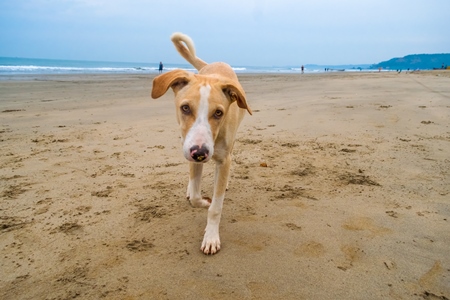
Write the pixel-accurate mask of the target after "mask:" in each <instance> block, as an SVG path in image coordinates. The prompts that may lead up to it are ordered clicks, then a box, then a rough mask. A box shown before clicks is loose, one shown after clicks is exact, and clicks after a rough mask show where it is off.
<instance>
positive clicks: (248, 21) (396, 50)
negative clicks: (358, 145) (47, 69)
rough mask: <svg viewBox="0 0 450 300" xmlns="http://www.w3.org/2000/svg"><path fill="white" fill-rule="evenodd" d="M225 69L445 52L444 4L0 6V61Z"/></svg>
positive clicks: (117, 1)
mask: <svg viewBox="0 0 450 300" xmlns="http://www.w3.org/2000/svg"><path fill="white" fill-rule="evenodd" d="M177 31H178V32H183V33H185V34H188V35H189V36H190V37H191V38H192V39H193V40H194V43H195V46H196V51H197V56H198V57H200V58H201V59H203V60H205V61H207V62H214V61H225V62H227V63H229V64H230V65H232V66H288V65H301V64H319V65H340V64H372V63H378V62H381V61H384V60H388V59H391V58H393V57H403V56H405V55H408V54H422V53H450V1H449V0H309V1H307V0H191V1H185V0H0V56H5V57H27V58H48V59H71V60H94V61H124V62H150V63H152V62H159V61H163V62H165V63H185V62H184V60H183V59H182V58H181V57H180V56H179V55H178V53H177V52H176V50H175V49H174V47H173V45H172V43H171V41H170V35H171V34H172V33H173V32H177Z"/></svg>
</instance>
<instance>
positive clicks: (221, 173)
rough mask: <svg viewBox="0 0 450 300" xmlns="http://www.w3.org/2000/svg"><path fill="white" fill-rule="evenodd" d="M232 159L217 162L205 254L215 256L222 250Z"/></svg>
mask: <svg viewBox="0 0 450 300" xmlns="http://www.w3.org/2000/svg"><path fill="white" fill-rule="evenodd" d="M230 164H231V157H230V155H228V156H227V158H225V159H224V160H223V161H221V162H219V161H217V162H216V171H215V177H214V196H213V199H212V202H211V206H210V207H209V209H208V220H207V224H206V228H205V235H204V237H203V242H202V246H201V248H200V249H201V250H202V251H203V253H205V254H214V253H216V252H218V251H219V250H220V237H219V224H220V218H221V216H222V207H223V199H224V198H225V190H226V188H227V182H228V175H229V173H230Z"/></svg>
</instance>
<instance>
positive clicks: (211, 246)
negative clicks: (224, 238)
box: [200, 229, 220, 255]
mask: <svg viewBox="0 0 450 300" xmlns="http://www.w3.org/2000/svg"><path fill="white" fill-rule="evenodd" d="M200 250H201V251H202V252H203V253H204V254H206V255H208V254H211V255H212V254H216V253H217V252H219V250H220V237H219V232H218V231H217V230H208V229H206V231H205V236H204V237H203V242H202V246H201V247H200Z"/></svg>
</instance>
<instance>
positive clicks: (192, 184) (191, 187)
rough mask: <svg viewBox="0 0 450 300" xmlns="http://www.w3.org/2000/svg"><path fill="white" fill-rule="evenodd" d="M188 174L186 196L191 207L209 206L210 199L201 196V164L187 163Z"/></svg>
mask: <svg viewBox="0 0 450 300" xmlns="http://www.w3.org/2000/svg"><path fill="white" fill-rule="evenodd" d="M189 169H190V175H189V184H188V188H187V193H186V198H188V199H189V201H190V202H191V205H192V206H193V207H209V206H210V204H211V203H210V201H208V199H204V198H202V189H201V180H202V172H203V164H198V163H189Z"/></svg>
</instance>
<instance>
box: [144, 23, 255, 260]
mask: <svg viewBox="0 0 450 300" xmlns="http://www.w3.org/2000/svg"><path fill="white" fill-rule="evenodd" d="M171 40H172V42H173V44H174V45H175V48H176V49H177V51H178V52H179V53H180V55H181V56H182V57H183V58H184V59H186V60H187V61H188V62H189V63H190V64H192V65H193V66H194V67H195V68H196V69H197V70H198V74H194V73H192V72H188V71H185V70H180V69H178V70H173V71H170V72H167V73H164V74H162V75H159V76H157V77H155V78H154V79H153V87H152V98H153V99H157V98H159V97H161V96H162V95H164V94H165V93H166V92H167V90H168V89H169V88H172V90H173V92H174V94H175V106H176V107H175V108H176V114H177V120H178V124H179V126H180V129H181V141H182V145H183V154H184V157H185V158H186V159H187V160H188V161H189V168H190V175H189V183H188V187H187V195H186V197H187V198H188V199H189V201H190V203H191V205H192V206H193V207H205V208H208V217H207V223H206V228H205V234H204V237H203V241H202V244H201V247H200V250H201V251H202V252H203V253H205V254H215V253H217V252H218V251H219V250H220V237H219V223H220V218H221V215H222V207H223V200H224V197H225V191H226V190H227V188H228V179H229V178H228V177H229V173H230V164H231V152H232V150H233V146H234V141H235V138H236V132H237V130H238V127H239V124H240V123H241V121H242V119H243V118H244V115H245V114H246V112H248V113H249V114H250V115H251V114H252V110H251V109H250V107H249V105H248V103H247V99H246V96H245V92H244V89H243V88H242V86H241V84H240V83H239V81H238V78H237V76H236V73H235V72H234V71H233V69H232V68H231V67H230V66H229V65H228V64H226V63H223V62H215V63H211V64H208V63H206V62H204V61H203V60H201V59H200V58H198V57H197V56H196V54H195V48H194V43H193V41H192V39H191V38H190V37H189V36H187V35H185V34H183V33H179V32H176V33H174V34H172V36H171ZM211 159H212V160H214V161H215V163H216V166H215V175H214V194H213V197H212V199H209V198H207V197H202V195H201V176H202V170H203V164H204V163H206V162H208V161H210V160H211Z"/></svg>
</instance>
